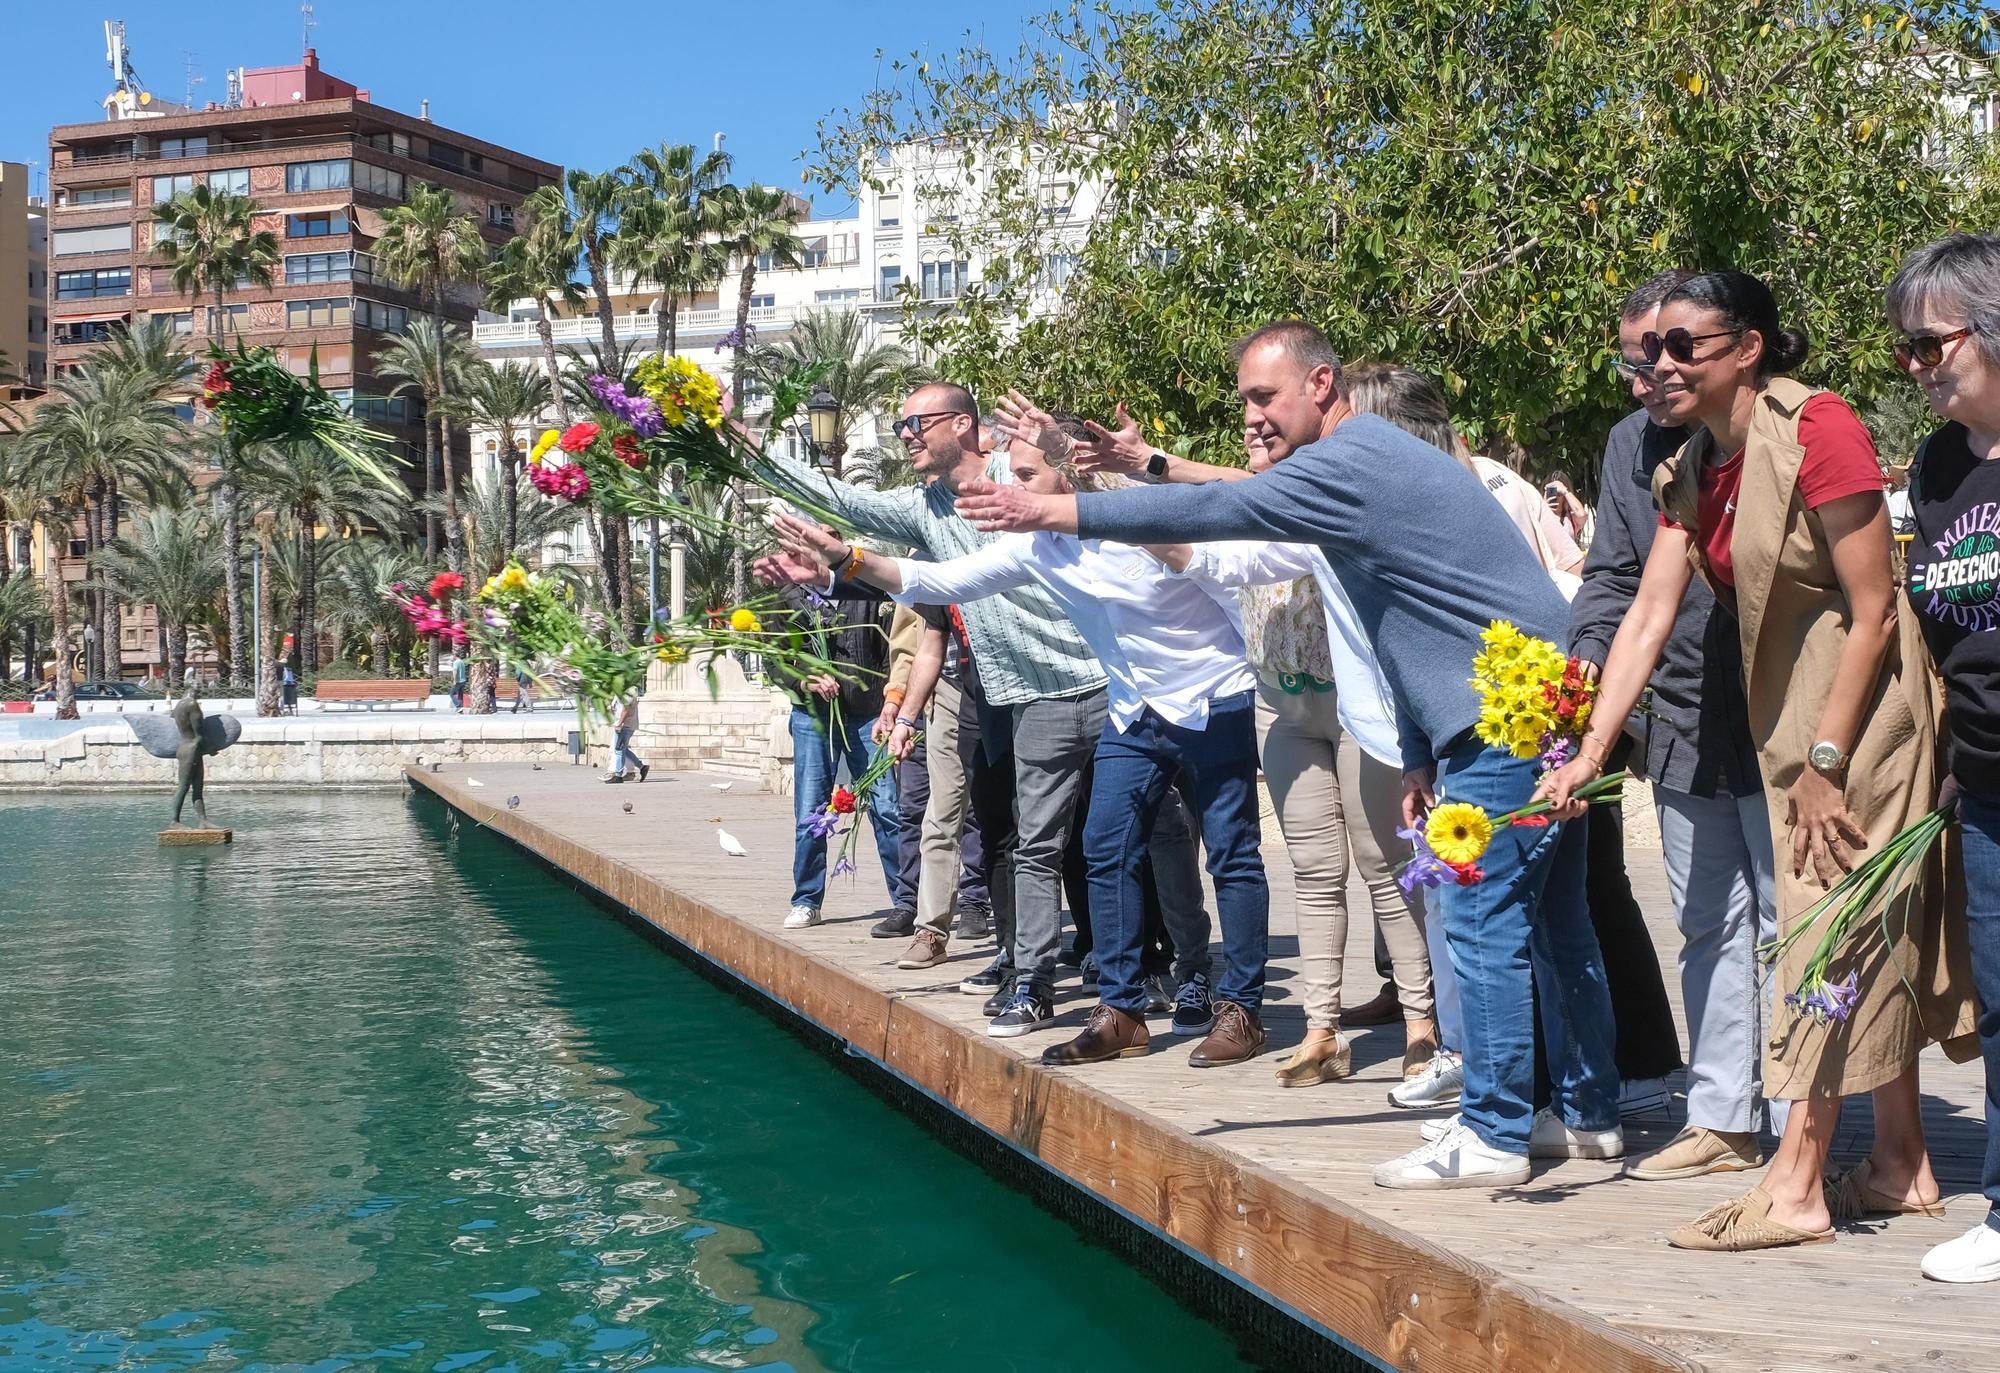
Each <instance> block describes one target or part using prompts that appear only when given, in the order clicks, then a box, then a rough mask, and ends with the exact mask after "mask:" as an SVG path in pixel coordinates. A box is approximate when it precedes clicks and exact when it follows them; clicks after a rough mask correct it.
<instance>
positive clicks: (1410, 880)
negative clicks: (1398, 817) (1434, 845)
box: [1396, 829, 1458, 896]
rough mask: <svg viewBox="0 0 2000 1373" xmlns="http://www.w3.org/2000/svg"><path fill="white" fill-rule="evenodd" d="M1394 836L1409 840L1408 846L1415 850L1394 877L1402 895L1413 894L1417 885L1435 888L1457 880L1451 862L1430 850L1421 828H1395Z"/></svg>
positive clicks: (1415, 892)
mask: <svg viewBox="0 0 2000 1373" xmlns="http://www.w3.org/2000/svg"><path fill="white" fill-rule="evenodd" d="M1396 836H1397V837H1398V838H1399V839H1407V840H1409V841H1410V846H1411V847H1412V848H1414V849H1415V850H1416V854H1415V856H1414V857H1412V858H1411V859H1410V861H1409V862H1408V863H1405V864H1404V865H1403V871H1402V872H1401V873H1400V874H1399V875H1398V876H1397V878H1396V885H1397V886H1399V887H1401V888H1402V889H1403V895H1405V896H1415V895H1416V894H1417V888H1418V887H1424V888H1427V889H1430V890H1436V889H1437V888H1439V887H1442V886H1443V885H1444V884H1445V883H1447V882H1456V881H1457V880H1458V874H1457V873H1456V872H1454V871H1453V870H1452V867H1451V864H1449V863H1447V862H1445V861H1444V860H1443V859H1442V858H1439V857H1438V856H1437V855H1436V854H1434V853H1432V852H1431V846H1430V844H1429V843H1428V842H1426V841H1425V839H1424V832H1423V830H1421V829H1407V830H1397V831H1396Z"/></svg>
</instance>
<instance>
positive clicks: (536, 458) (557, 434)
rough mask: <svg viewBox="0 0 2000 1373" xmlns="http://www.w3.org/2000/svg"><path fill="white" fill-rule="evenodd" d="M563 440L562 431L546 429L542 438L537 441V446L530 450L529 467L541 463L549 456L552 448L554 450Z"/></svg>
mask: <svg viewBox="0 0 2000 1373" xmlns="http://www.w3.org/2000/svg"><path fill="white" fill-rule="evenodd" d="M561 439H562V431H560V430H557V429H544V430H543V431H542V436H541V437H540V438H538V439H536V440H535V446H534V447H533V448H530V449H529V450H528V463H529V465H530V466H533V465H535V464H537V463H539V462H541V460H542V459H543V458H545V457H547V456H548V453H549V450H550V449H551V448H554V447H555V446H556V444H557V443H558V442H559V441H560V440H561Z"/></svg>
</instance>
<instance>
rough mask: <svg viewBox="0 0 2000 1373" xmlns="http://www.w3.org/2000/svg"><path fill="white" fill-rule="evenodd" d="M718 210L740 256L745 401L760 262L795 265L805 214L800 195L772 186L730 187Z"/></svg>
mask: <svg viewBox="0 0 2000 1373" xmlns="http://www.w3.org/2000/svg"><path fill="white" fill-rule="evenodd" d="M720 199H721V204H720V207H719V209H718V211H717V214H718V217H719V220H720V223H721V231H720V232H721V242H722V246H723V247H724V248H725V249H727V251H728V252H729V254H730V255H731V256H733V257H734V258H735V259H736V280H737V292H736V334H735V338H736V357H735V363H734V372H733V380H732V384H733V385H734V387H735V389H736V403H737V405H738V406H741V405H742V404H743V380H744V377H745V375H746V373H745V368H744V364H745V362H746V361H747V360H748V358H749V355H750V348H751V344H750V337H751V335H750V297H751V296H752V295H753V294H755V292H756V290H757V272H758V270H759V268H758V263H759V262H760V261H761V260H763V259H769V261H770V263H771V265H772V266H774V267H796V266H798V265H799V254H800V253H802V252H804V251H805V243H804V242H803V241H802V240H801V239H800V238H799V232H798V225H799V220H800V219H801V218H802V217H803V212H802V211H801V210H800V208H799V203H798V199H797V198H796V197H795V196H791V195H788V194H786V193H785V192H784V191H781V190H778V189H776V188H775V187H771V186H759V185H757V184H756V183H755V182H752V183H751V184H750V185H748V186H731V187H728V188H726V189H725V190H724V191H723V192H722V193H721V196H720Z"/></svg>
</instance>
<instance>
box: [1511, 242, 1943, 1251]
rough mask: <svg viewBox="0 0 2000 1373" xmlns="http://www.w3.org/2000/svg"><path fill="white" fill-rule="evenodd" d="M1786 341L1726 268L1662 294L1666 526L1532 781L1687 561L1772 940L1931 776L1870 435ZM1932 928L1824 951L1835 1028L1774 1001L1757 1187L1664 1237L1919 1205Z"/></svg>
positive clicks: (1649, 649) (1618, 712) (1787, 1238)
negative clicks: (1749, 749)
mask: <svg viewBox="0 0 2000 1373" xmlns="http://www.w3.org/2000/svg"><path fill="white" fill-rule="evenodd" d="M1806 346H1807V345H1806V340H1805V338H1804V337H1803V336H1802V335H1800V334H1798V333H1795V332H1793V331H1791V330H1788V329H1783V328H1780V327H1779V322H1778V312H1777V306H1776V304H1775V302H1774V301H1773V300H1772V298H1771V293H1770V291H1769V290H1768V289H1767V288H1766V287H1765V286H1764V284H1763V283H1762V282H1761V281H1758V280H1757V279H1756V278H1755V277H1752V276H1748V275H1746V274H1744V273H1741V272H1710V273H1705V274H1703V275H1701V276H1697V277H1694V278H1693V279H1691V280H1689V281H1688V282H1686V283H1684V284H1683V285H1681V286H1680V287H1678V288H1677V289H1676V290H1675V291H1674V293H1673V294H1672V295H1670V296H1668V297H1667V299H1666V301H1665V303H1663V304H1662V306H1661V308H1660V315H1659V321H1658V332H1657V333H1651V334H1648V335H1647V336H1646V345H1645V351H1646V356H1647V358H1648V360H1649V361H1650V362H1652V363H1653V364H1654V367H1655V376H1656V377H1657V378H1658V380H1659V382H1660V384H1661V387H1662V389H1663V391H1664V392H1665V393H1666V394H1667V397H1668V403H1669V404H1670V405H1671V407H1672V408H1673V410H1674V415H1675V418H1676V420H1678V421H1679V422H1680V423H1683V424H1687V425H1690V426H1700V429H1699V430H1698V431H1697V432H1696V433H1695V436H1694V437H1693V438H1692V439H1690V440H1689V441H1688V443H1687V444H1686V446H1685V447H1683V448H1682V449H1681V451H1680V452H1679V453H1678V454H1677V455H1675V456H1674V457H1673V458H1671V459H1669V460H1668V461H1667V462H1665V463H1663V464H1662V465H1661V467H1660V470H1659V472H1658V473H1657V475H1656V476H1655V479H1654V486H1653V492H1654V498H1655V500H1656V501H1657V502H1658V503H1659V505H1660V508H1661V509H1662V511H1664V512H1665V513H1664V514H1663V516H1662V525H1663V528H1662V529H1661V530H1660V533H1659V537H1658V539H1657V540H1656V541H1655V543H1654V545H1653V551H1652V554H1651V556H1650V557H1649V559H1648V561H1647V564H1646V571H1645V575H1644V578H1643V580H1642V581H1641V583H1640V588H1639V594H1638V597H1637V599H1636V600H1635V602H1634V603H1633V606H1632V610H1631V612H1630V614H1628V615H1627V616H1626V618H1625V621H1624V623H1623V624H1622V625H1621V626H1620V628H1619V631H1618V636H1617V638H1616V639H1615V640H1614V641H1613V643H1612V646H1611V653H1610V656H1609V661H1608V662H1607V663H1606V664H1605V668H1604V676H1603V682H1602V685H1601V688H1600V695H1599V698H1598V699H1599V704H1598V708H1597V711H1596V713H1595V714H1594V716H1593V717H1592V720H1591V726H1590V732H1589V734H1588V736H1587V737H1586V738H1585V740H1584V741H1583V744H1582V747H1581V749H1580V750H1579V757H1578V758H1577V759H1576V760H1575V761H1574V762H1572V763H1571V764H1570V765H1569V766H1568V767H1566V768H1564V769H1563V770H1562V771H1561V772H1560V773H1558V774H1557V775H1556V776H1555V777H1553V778H1552V779H1550V781H1549V782H1548V783H1546V784H1545V786H1544V790H1545V791H1548V792H1551V793H1553V794H1554V795H1555V796H1557V797H1558V798H1562V799H1565V800H1566V799H1567V797H1568V796H1569V793H1570V791H1571V790H1572V789H1573V788H1575V787H1576V786H1579V785H1581V784H1582V783H1584V782H1586V781H1588V780H1590V779H1591V778H1593V777H1595V776H1597V775H1598V773H1599V772H1600V771H1601V768H1602V763H1603V759H1604V757H1605V754H1606V753H1607V752H1608V751H1609V749H1610V747H1611V745H1612V744H1613V743H1614V742H1615V741H1616V739H1617V737H1618V733H1619V731H1620V730H1621V729H1622V728H1623V727H1624V724H1625V720H1626V718H1627V716H1628V715H1629V714H1630V713H1631V711H1632V709H1633V707H1634V706H1635V705H1636V704H1637V702H1638V699H1639V694H1640V691H1641V690H1642V689H1643V688H1644V686H1645V684H1646V680H1647V678H1648V676H1649V675H1650V674H1651V672H1652V670H1653V667H1654V665H1655V663H1657V661H1658V660H1659V655H1660V650H1661V648H1662V647H1663V645H1664V644H1665V642H1666V638H1667V635H1668V633H1669V632H1670V631H1671V629H1672V626H1673V621H1674V615H1675V613H1676V611H1677V610H1678V608H1679V606H1680V600H1681V595H1682V593H1683V592H1684V591H1685V590H1686V589H1687V586H1688V583H1689V579H1690V578H1691V577H1692V576H1693V574H1694V573H1695V572H1696V571H1699V572H1700V573H1701V574H1702V576H1703V577H1704V578H1705V579H1706V580H1707V581H1708V582H1709V583H1710V584H1711V585H1712V586H1713V587H1714V588H1715V591H1716V594H1717V598H1718V599H1719V600H1720V601H1721V602H1722V604H1724V605H1725V606H1727V607H1729V608H1730V609H1731V610H1732V611H1733V613H1734V614H1735V616H1736V619H1737V623H1738V628H1739V633H1740V636H1741V640H1742V646H1743V662H1744V690H1745V692H1746V695H1747V699H1748V705H1749V713H1750V722H1751V730H1752V735H1753V737H1754V739H1755V741H1756V745H1757V750H1758V762H1759V766H1760V769H1761V771H1762V772H1763V776H1764V786H1765V792H1766V794H1767V796H1768V797H1769V798H1770V806H1771V830H1772V834H1773V836H1774V838H1776V840H1777V849H1778V860H1779V861H1778V868H1779V872H1778V928H1779V933H1780V935H1782V934H1784V933H1785V932H1786V931H1788V930H1790V929H1792V928H1794V927H1795V926H1796V925H1797V923H1798V921H1799V920H1800V918H1801V917H1802V916H1803V915H1804V914H1805V912H1806V911H1807V910H1808V908H1810V907H1811V905H1812V904H1813V902H1814V901H1815V900H1817V899H1818V898H1819V897H1820V896H1821V895H1823V894H1824V892H1825V890H1826V888H1827V887H1829V886H1831V885H1832V884H1833V883H1834V882H1835V881H1837V880H1838V879H1839V877H1840V875H1841V873H1842V871H1843V870H1845V869H1847V868H1850V867H1851V866H1853V864H1854V863H1855V862H1856V861H1858V858H1859V856H1861V855H1863V854H1865V853H1866V852H1867V851H1869V850H1871V849H1877V848H1880V847H1881V846H1882V845H1883V844H1885V843H1886V842H1887V841H1888V840H1889V839H1890V838H1891V837H1892V836H1893V835H1895V834H1896V833H1897V832H1898V831H1899V830H1901V829H1903V828H1904V827H1906V826H1907V825H1909V824H1910V823H1912V822H1913V821H1915V820H1916V819H1918V818H1919V817H1920V816H1921V815H1923V813H1924V812H1925V811H1926V810H1927V809H1929V807H1930V805H1931V803H1932V799H1933V797H1934V795H1935V793H1936V783H1937V773H1938V769H1937V750H1936V723H1935V721H1936V707H1935V702H1934V700H1933V698H1932V690H1931V685H1930V683H1929V681H1928V680H1927V679H1926V678H1925V676H1924V674H1923V673H1922V671H1921V667H1920V665H1921V663H1922V658H1921V656H1920V654H1918V653H1915V652H1907V651H1906V646H1905V645H1903V644H1901V643H1899V641H1898V636H1899V617H1898V616H1897V613H1896V596H1895V587H1894V584H1893V578H1892V573H1891V567H1890V535H1889V521H1888V513H1887V510H1886V507H1885V506H1884V503H1883V498H1882V479H1881V471H1880V468H1879V466H1878V465H1877V463H1876V459H1875V450H1874V445H1873V443H1872V442H1871V441H1870V439H1869V437H1868V433H1867V430H1866V429H1864V428H1863V427H1862V425H1861V423H1860V421H1859V420H1858V419H1857V418H1856V417H1855V414H1854V412H1853V410H1851V409H1850V408H1849V407H1848V406H1847V404H1846V402H1844V401H1842V400H1841V399H1840V398H1839V397H1837V396H1834V395H1832V394H1830V393H1827V392H1820V391H1814V390H1812V389H1811V388H1809V387H1806V386H1802V385H1800V384H1799V383H1797V382H1794V381H1791V380H1789V379H1787V378H1786V377H1785V376H1784V375H1783V374H1784V373H1786V372H1789V371H1790V370H1792V369H1793V368H1794V367H1796V366H1798V364H1799V363H1800V362H1802V361H1803V360H1804V359H1805V354H1806ZM1900 628H1901V630H1902V631H1903V632H1904V633H1906V634H1908V635H1910V636H1914V633H1915V631H1914V630H1913V629H1911V628H1910V626H1909V625H1908V624H1907V623H1906V622H1905V623H1902V624H1901V626H1900ZM1906 663H1908V664H1910V665H1911V670H1910V671H1909V672H1908V673H1907V674H1906V673H1905V671H1904V664H1906ZM1933 904H1935V903H1933ZM1936 923H1937V917H1936V915H1935V913H1933V914H1932V915H1931V916H1930V917H1929V921H1928V923H1925V922H1922V921H1916V922H1912V928H1911V929H1909V930H1906V931H1904V932H1903V934H1902V936H1901V937H1899V938H1898V939H1896V940H1895V941H1894V942H1893V943H1891V942H1889V941H1886V940H1884V939H1881V938H1877V937H1874V936H1873V935H1872V934H1869V935H1863V936H1860V937H1858V938H1856V939H1855V940H1854V942H1852V943H1851V944H1850V945H1849V946H1848V947H1847V948H1846V949H1845V950H1844V951H1843V953H1842V955H1841V957H1840V959H1839V960H1837V962H1836V964H1835V967H1834V969H1833V972H1834V975H1835V976H1836V977H1837V978H1838V977H1841V976H1843V975H1844V974H1845V973H1847V972H1853V973H1855V974H1856V975H1857V977H1858V981H1859V986H1860V995H1859V999H1858V1001H1857V1003H1856V1005H1855V1006H1854V1008H1853V1010H1852V1013H1851V1015H1850V1016H1849V1018H1848V1019H1846V1020H1835V1021H1831V1022H1829V1023H1828V1024H1825V1025H1821V1024H1818V1023H1817V1022H1816V1021H1814V1020H1813V1019H1811V1018H1809V1017H1807V1016H1805V1015H1803V1014H1801V1013H1798V1012H1796V1011H1794V1010H1792V1009H1790V1008H1787V1007H1784V1006H1779V1007H1777V1008H1775V1009H1774V1013H1773V1016H1772V1028H1771V1038H1770V1042H1769V1043H1768V1045H1767V1046H1766V1048H1767V1053H1766V1065H1765V1074H1764V1080H1765V1089H1766V1092H1767V1094H1768V1095H1770V1096H1771V1097H1773V1098H1776V1099H1787V1100H1790V1101H1791V1102H1792V1106H1791V1109H1790V1111H1789V1113H1788V1117H1787V1119H1786V1122H1785V1127H1784V1138H1783V1142H1782V1143H1781V1145H1780V1146H1779V1149H1778V1152H1777V1154H1776V1155H1775V1156H1774V1157H1773V1159H1772V1161H1771V1165H1770V1167H1769V1169H1768V1170H1767V1171H1766V1173H1765V1176H1764V1180H1763V1182H1762V1183H1761V1184H1760V1185H1759V1186H1757V1187H1756V1188H1753V1189H1752V1190H1751V1191H1750V1192H1749V1193H1748V1194H1747V1195H1745V1196H1743V1197H1739V1198H1737V1199H1736V1200H1734V1201H1731V1202H1726V1203H1724V1204H1723V1205H1721V1206H1718V1207H1716V1208H1714V1209H1713V1210H1711V1211H1709V1212H1707V1213H1706V1214H1704V1215H1702V1216H1701V1217H1699V1218H1698V1219H1696V1220H1695V1221H1693V1222H1691V1223H1689V1224H1687V1225H1684V1226H1682V1227H1681V1228H1680V1229H1679V1230H1677V1231H1676V1232H1674V1234H1673V1235H1672V1236H1671V1237H1670V1241H1671V1243H1673V1244H1675V1245H1677V1246H1679V1247H1681V1248H1690V1249H1727V1250H1741V1249H1765V1248H1774V1247H1777V1246H1781V1245H1788V1244H1802V1243H1811V1242H1816V1241H1824V1240H1830V1239H1832V1238H1833V1230H1832V1228H1831V1226H1832V1222H1833V1221H1834V1220H1835V1219H1839V1218H1843V1217H1852V1216H1855V1215H1859V1214H1861V1213H1863V1212H1873V1213H1897V1212H1918V1213H1923V1214H1926V1215H1934V1214H1939V1211H1938V1185H1937V1180H1936V1178H1935V1177H1933V1176H1932V1173H1931V1166H1930V1157H1929V1153H1928V1151H1927V1150H1926V1148H1925V1144H1924V1134H1923V1123H1922V1120H1921V1118H1920V1116H1919V1115H1918V1096H1917V1074H1916V1058H1917V1053H1918V1051H1919V1050H1920V1049H1921V1048H1922V1047H1923V1046H1924V1044H1925V1043H1926V1042H1927V1041H1928V1039H1930V1038H1933V1037H1935V1036H1934V1035H1930V1034H1927V1032H1926V1024H1927V1021H1930V1017H1929V1016H1928V1015H1927V1014H1926V1012H1927V1011H1928V1009H1929V1008H1928V1007H1926V1006H1920V1005H1919V1003H1918V1001H1917V999H1916V998H1915V997H1913V996H1912V995H1911V994H1910V992H1909V991H1908V990H1906V987H1905V983H1906V982H1907V983H1908V984H1909V985H1911V986H1926V987H1927V986H1928V985H1929V983H1930V978H1929V977H1928V975H1927V972H1926V969H1927V968H1928V967H1929V966H1931V965H1930V964H1929V963H1927V961H1926V959H1925V956H1924V951H1925V950H1927V949H1928V950H1931V951H1933V952H1934V951H1935V949H1936V947H1937V939H1936V933H1937V931H1936ZM1811 942H1812V941H1811V940H1803V941H1801V942H1800V944H1799V945H1795V946H1794V951H1793V952H1792V953H1791V954H1789V955H1788V956H1787V957H1786V958H1785V960H1784V961H1783V962H1782V963H1781V964H1780V966H1778V967H1777V968H1776V969H1775V970H1774V971H1773V973H1772V978H1773V981H1772V984H1771V985H1772V989H1773V991H1774V993H1778V994H1782V993H1783V992H1787V991H1790V990H1792V989H1793V988H1795V987H1796V986H1797V985H1798V981H1799V976H1800V969H1801V965H1802V964H1803V962H1804V960H1805V956H1806V954H1807V953H1808V952H1809V949H1808V948H1807V947H1806V946H1807V945H1809V944H1810V943H1811ZM1931 1023H1935V1022H1931ZM1856 1092H1872V1093H1873V1094H1874V1105H1875V1143H1874V1148H1873V1150H1872V1152H1871V1153H1870V1155H1869V1157H1868V1159H1867V1161H1866V1162H1864V1163H1862V1164H1861V1165H1859V1167H1857V1168H1856V1169H1855V1170H1854V1171H1853V1172H1852V1173H1851V1174H1849V1175H1847V1176H1845V1177H1843V1178H1840V1179H1836V1180H1834V1181H1833V1182H1831V1183H1827V1184H1824V1185H1823V1173H1824V1170H1825V1167H1826V1162H1827V1155H1828V1151H1829V1150H1830V1148H1831V1147H1832V1144H1833V1135H1834V1129H1835V1126H1836V1125H1837V1124H1838V1122H1839V1116H1840V1102H1841V1098H1842V1097H1844V1096H1847V1095H1849V1094H1852V1093H1856Z"/></svg>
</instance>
